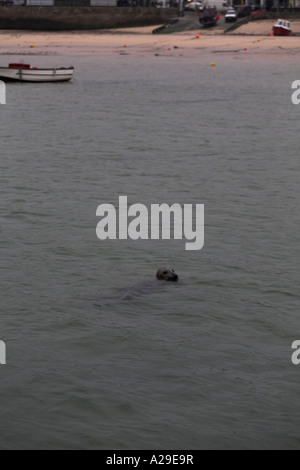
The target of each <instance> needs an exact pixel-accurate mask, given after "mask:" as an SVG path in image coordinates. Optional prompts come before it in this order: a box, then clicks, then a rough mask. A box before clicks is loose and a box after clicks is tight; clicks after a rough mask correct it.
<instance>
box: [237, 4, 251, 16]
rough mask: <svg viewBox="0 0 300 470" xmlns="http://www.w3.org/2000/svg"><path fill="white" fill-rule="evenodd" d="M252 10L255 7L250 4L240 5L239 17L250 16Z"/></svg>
mask: <svg viewBox="0 0 300 470" xmlns="http://www.w3.org/2000/svg"><path fill="white" fill-rule="evenodd" d="M252 11H253V8H252V7H250V6H240V7H238V8H237V16H238V18H244V17H246V16H249V15H250V13H251V12H252Z"/></svg>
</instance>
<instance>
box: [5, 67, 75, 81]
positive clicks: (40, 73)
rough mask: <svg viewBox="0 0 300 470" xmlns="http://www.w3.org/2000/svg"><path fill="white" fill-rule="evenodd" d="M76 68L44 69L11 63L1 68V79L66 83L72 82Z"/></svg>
mask: <svg viewBox="0 0 300 470" xmlns="http://www.w3.org/2000/svg"><path fill="white" fill-rule="evenodd" d="M73 74H74V67H67V68H64V67H61V68H52V69H44V68H38V67H31V66H30V65H29V64H22V63H11V64H9V66H8V67H0V79H1V80H4V81H18V82H38V83H41V82H66V81H69V80H72V78H73Z"/></svg>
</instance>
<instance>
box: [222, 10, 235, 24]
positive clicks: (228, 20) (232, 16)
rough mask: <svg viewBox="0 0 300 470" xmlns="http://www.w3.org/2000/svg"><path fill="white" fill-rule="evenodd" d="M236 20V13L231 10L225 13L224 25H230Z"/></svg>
mask: <svg viewBox="0 0 300 470" xmlns="http://www.w3.org/2000/svg"><path fill="white" fill-rule="evenodd" d="M236 20H237V12H236V11H235V10H234V9H233V8H231V9H230V10H228V11H227V13H226V15H225V21H226V23H231V22H234V21H236Z"/></svg>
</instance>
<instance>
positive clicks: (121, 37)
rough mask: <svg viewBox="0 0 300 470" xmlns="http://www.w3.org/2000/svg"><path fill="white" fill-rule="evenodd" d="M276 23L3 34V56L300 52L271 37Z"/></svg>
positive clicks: (296, 44) (299, 45)
mask: <svg viewBox="0 0 300 470" xmlns="http://www.w3.org/2000/svg"><path fill="white" fill-rule="evenodd" d="M272 24H273V21H261V22H255V23H254V22H252V23H249V24H247V25H244V26H242V27H241V28H238V29H237V30H236V31H235V32H234V33H233V34H226V35H225V34H220V33H219V34H218V33H217V32H214V31H213V30H212V31H206V30H201V29H199V30H195V31H188V32H183V33H174V34H152V31H153V27H151V26H150V27H149V26H148V27H142V28H126V29H124V28H123V29H118V30H109V31H103V30H102V31H88V32H81V31H74V32H52V33H51V32H45V33H44V32H30V31H0V55H2V56H5V55H18V54H22V55H66V54H67V55H81V54H93V53H99V52H100V51H101V53H103V54H112V53H115V52H119V53H121V52H122V53H124V54H125V53H133V52H135V53H142V54H143V55H145V54H160V53H161V54H162V53H170V51H172V54H177V55H179V54H183V53H185V54H187V55H191V54H193V52H194V51H199V49H200V50H202V51H203V52H204V51H220V52H222V51H224V52H226V51H231V50H232V51H234V52H235V51H236V52H237V51H240V50H242V51H245V50H247V51H252V52H257V53H259V52H260V53H263V52H268V53H270V52H272V51H274V52H277V53H278V52H281V53H284V52H287V53H293V54H295V53H298V52H299V51H300V36H292V37H271V36H270V32H271V27H272ZM294 27H295V25H294ZM299 29H300V22H299ZM197 35H200V37H197ZM3 60H4V59H3V58H2V61H1V62H3Z"/></svg>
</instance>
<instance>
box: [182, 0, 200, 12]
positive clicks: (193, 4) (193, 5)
mask: <svg viewBox="0 0 300 470" xmlns="http://www.w3.org/2000/svg"><path fill="white" fill-rule="evenodd" d="M201 8H203V4H202V2H198V1H197V0H191V1H190V2H187V3H186V4H185V5H184V9H185V10H186V11H198V10H199V9H201Z"/></svg>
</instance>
